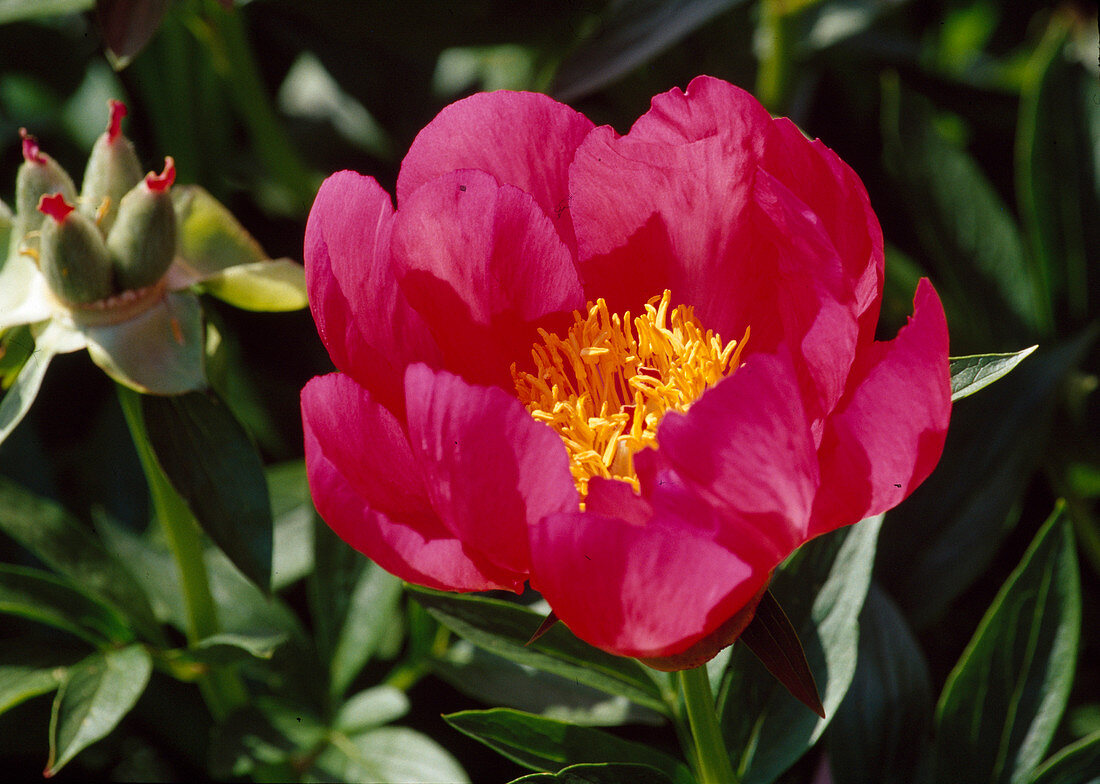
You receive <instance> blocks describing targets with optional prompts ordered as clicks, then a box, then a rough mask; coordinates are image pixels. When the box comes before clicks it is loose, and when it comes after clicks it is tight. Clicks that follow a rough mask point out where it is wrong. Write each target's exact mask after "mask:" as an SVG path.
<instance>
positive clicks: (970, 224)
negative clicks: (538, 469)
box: [882, 76, 1053, 345]
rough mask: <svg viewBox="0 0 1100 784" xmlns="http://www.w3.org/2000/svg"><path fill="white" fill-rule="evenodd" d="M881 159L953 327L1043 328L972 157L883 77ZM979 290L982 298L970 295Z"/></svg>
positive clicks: (992, 338)
mask: <svg viewBox="0 0 1100 784" xmlns="http://www.w3.org/2000/svg"><path fill="white" fill-rule="evenodd" d="M882 116H883V125H884V135H885V137H886V138H885V148H886V157H887V162H888V164H889V165H890V168H891V169H892V171H893V173H894V174H895V175H896V176H897V177H898V179H899V180H900V182H901V185H902V186H903V188H904V193H905V197H906V198H905V204H906V205H907V206H908V207H909V208H910V210H911V212H912V217H913V221H914V224H915V226H916V229H917V232H918V236H919V239H920V241H921V245H922V248H923V249H924V252H925V253H926V254H927V255H928V257H929V258H931V259H932V261H933V262H934V263H935V265H936V272H937V279H938V280H939V282H940V283H941V284H942V288H943V290H944V292H945V293H947V294H949V297H947V299H949V300H950V301H951V302H953V303H956V304H959V303H962V304H964V305H965V307H964V308H961V309H959V308H956V309H955V311H954V312H953V313H952V316H953V317H954V318H953V319H952V324H953V325H954V327H953V328H954V329H957V330H959V331H961V332H964V333H966V334H968V335H969V336H970V337H971V339H972V340H979V341H981V342H982V343H984V344H985V345H990V344H992V345H997V344H1000V343H1003V342H1004V341H1005V340H1006V339H1009V340H1011V341H1012V342H1017V343H1018V341H1019V340H1021V339H1022V338H1023V337H1025V336H1033V335H1034V334H1036V333H1043V334H1046V333H1049V332H1050V330H1051V329H1052V326H1053V319H1052V316H1051V313H1050V309H1049V302H1048V301H1046V300H1045V299H1043V298H1042V297H1041V296H1040V294H1039V292H1038V290H1037V288H1036V286H1037V281H1036V280H1035V277H1036V272H1035V270H1034V269H1033V268H1032V266H1031V265H1030V263H1029V260H1028V257H1027V254H1026V253H1025V250H1024V243H1023V240H1022V238H1021V236H1020V232H1019V229H1018V228H1017V226H1016V224H1015V222H1014V221H1013V219H1012V218H1011V217H1010V216H1011V212H1010V211H1009V209H1008V207H1007V206H1006V205H1005V204H1004V203H1003V202H1002V201H1001V199H1000V197H999V196H998V195H997V192H996V191H995V190H994V188H993V186H992V185H991V184H990V183H989V181H988V180H987V179H986V177H985V175H984V174H983V173H982V171H981V169H980V168H979V167H978V165H977V163H976V162H975V161H974V159H973V158H971V157H970V155H969V154H968V153H967V152H966V151H965V150H963V149H961V148H959V147H956V146H954V145H953V144H951V143H950V142H949V141H948V140H947V139H945V138H944V137H943V136H941V135H940V134H939V132H938V131H937V130H936V129H935V126H934V123H933V110H932V107H931V104H930V103H929V102H928V101H927V100H926V99H924V98H922V97H921V96H919V95H917V94H915V93H912V92H910V91H908V90H906V89H904V88H902V87H900V86H899V83H898V80H897V78H896V76H895V77H892V78H887V79H885V80H884V82H883V112H882ZM978 291H980V292H982V296H981V297H976V296H973V292H978Z"/></svg>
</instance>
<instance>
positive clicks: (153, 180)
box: [145, 155, 176, 193]
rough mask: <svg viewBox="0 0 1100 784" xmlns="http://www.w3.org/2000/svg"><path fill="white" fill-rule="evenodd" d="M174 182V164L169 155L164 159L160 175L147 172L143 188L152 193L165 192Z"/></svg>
mask: <svg viewBox="0 0 1100 784" xmlns="http://www.w3.org/2000/svg"><path fill="white" fill-rule="evenodd" d="M175 181H176V162H175V160H173V159H172V156H171V155H167V156H165V158H164V171H162V172H161V173H160V174H157V173H156V172H149V173H148V174H146V175H145V187H146V188H148V189H149V190H151V191H153V192H154V193H161V192H165V191H167V190H168V189H169V188H171V187H172V183H173V182H175Z"/></svg>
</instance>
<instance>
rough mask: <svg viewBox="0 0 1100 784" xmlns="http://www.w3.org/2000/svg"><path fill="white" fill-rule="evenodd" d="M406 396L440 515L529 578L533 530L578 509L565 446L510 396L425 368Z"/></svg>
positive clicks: (411, 372) (411, 379)
mask: <svg viewBox="0 0 1100 784" xmlns="http://www.w3.org/2000/svg"><path fill="white" fill-rule="evenodd" d="M405 395H406V399H407V400H408V421H409V439H410V441H411V443H412V447H413V450H414V452H415V453H416V455H417V458H418V460H419V461H420V463H421V465H422V466H423V477H424V483H425V487H426V488H427V494H428V498H429V499H430V500H431V505H432V508H433V510H434V511H435V514H436V515H438V517H439V519H440V520H441V521H442V524H443V525H444V526H445V527H446V528H447V530H449V531H450V532H451V533H452V534H453V535H454V536H455V537H456V538H458V539H460V540H462V541H463V542H465V543H466V545H467V546H468V548H469V549H470V550H471V551H473V552H478V553H482V554H484V558H485V559H486V560H488V561H491V562H492V563H494V564H495V565H497V566H499V567H500V568H501V569H505V570H508V571H511V572H514V573H516V574H517V575H518V574H526V572H527V571H528V568H529V555H528V545H527V529H528V527H529V526H531V525H533V524H535V523H536V522H538V521H539V520H540V519H542V518H543V517H545V516H546V515H548V514H552V513H555V512H562V511H566V510H572V509H576V508H577V504H578V500H579V499H578V497H577V491H576V488H575V487H574V485H573V477H572V475H571V474H570V472H569V460H568V458H567V456H566V452H565V447H564V446H563V444H562V443H561V439H560V438H558V436H557V434H555V433H554V432H553V431H552V430H551V429H550V428H548V427H547V426H546V425H543V424H540V423H538V422H536V421H535V420H534V419H532V418H531V416H530V415H529V414H528V413H527V411H526V409H524V408H523V406H522V405H520V403H519V401H517V400H516V399H515V398H514V397H512V396H511V395H508V394H507V393H505V392H504V391H502V390H500V389H497V388H495V387H477V386H472V385H470V384H467V383H466V382H465V381H463V380H462V379H461V378H459V377H458V376H454V375H451V374H450V373H445V372H442V371H432V370H431V369H429V368H428V367H426V366H425V365H413V366H411V367H410V368H409V369H408V372H407V373H406V375H405ZM521 582H522V578H521Z"/></svg>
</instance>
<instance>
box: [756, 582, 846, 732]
mask: <svg viewBox="0 0 1100 784" xmlns="http://www.w3.org/2000/svg"><path fill="white" fill-rule="evenodd" d="M739 639H740V640H741V642H743V643H744V644H745V647H747V648H748V649H749V650H750V651H752V652H753V654H754V655H755V656H756V658H758V659H759V660H760V662H761V663H762V664H763V665H764V666H765V667H767V668H768V672H770V673H771V674H772V675H774V676H775V678H776V680H778V681H779V682H780V683H782V684H783V686H784V687H785V688H786V689H787V691H789V692H790V693H791V696H792V697H794V698H795V699H797V700H798V701H799V702H801V703H802V704H803V705H805V706H806V707H807V708H809V709H810V710H812V711H813V712H814V713H816V714H817V715H818V716H821V718H825V708H824V707H823V706H822V705H821V697H820V696H819V695H818V692H817V684H816V683H814V676H813V673H811V672H810V665H809V664H808V663H807V661H806V654H805V651H803V649H802V643H801V642H800V641H799V639H798V633H797V632H795V630H794V627H793V626H791V622H790V619H789V618H787V616H786V614H785V613H784V612H783V608H782V607H780V606H779V602H777V601H776V600H775V597H774V596H773V595H772V592H771V591H764V595H763V596H762V597H761V599H760V603H759V604H758V605H757V606H756V611H755V613H754V614H753V617H752V621H750V622H749V625H748V626H746V627H745V630H744V631H743V632H741V637H740V638H739Z"/></svg>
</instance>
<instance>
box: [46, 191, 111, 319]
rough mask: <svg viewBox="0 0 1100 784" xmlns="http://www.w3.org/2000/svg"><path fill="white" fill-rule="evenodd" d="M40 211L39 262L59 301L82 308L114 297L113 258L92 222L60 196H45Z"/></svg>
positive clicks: (55, 194) (56, 194) (58, 194)
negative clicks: (112, 283)
mask: <svg viewBox="0 0 1100 784" xmlns="http://www.w3.org/2000/svg"><path fill="white" fill-rule="evenodd" d="M38 211H39V213H40V214H41V215H42V216H43V219H42V238H41V244H40V246H39V251H38V253H39V256H38V263H39V265H40V267H41V269H42V274H43V275H45V276H46V282H47V283H48V284H49V286H50V289H51V290H52V291H53V293H54V294H55V295H56V296H57V298H58V299H60V300H61V301H62V302H64V303H66V304H69V305H80V304H84V303H88V302H95V301H96V300H101V299H106V298H107V297H109V296H111V294H113V293H114V290H113V288H112V285H111V275H112V272H111V255H110V253H108V252H107V246H106V245H105V244H104V243H103V236H102V235H101V234H100V233H99V229H97V228H96V226H95V224H94V223H93V222H92V221H91V219H90V218H88V217H87V216H86V215H83V214H82V213H80V212H78V211H77V210H76V209H75V208H74V207H73V206H72V205H71V204H69V203H68V202H67V201H66V200H65V197H64V196H62V195H61V194H60V193H54V194H50V195H46V196H43V197H42V198H41V199H40V201H39V204H38Z"/></svg>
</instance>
